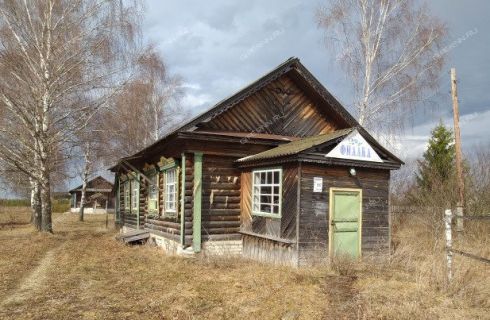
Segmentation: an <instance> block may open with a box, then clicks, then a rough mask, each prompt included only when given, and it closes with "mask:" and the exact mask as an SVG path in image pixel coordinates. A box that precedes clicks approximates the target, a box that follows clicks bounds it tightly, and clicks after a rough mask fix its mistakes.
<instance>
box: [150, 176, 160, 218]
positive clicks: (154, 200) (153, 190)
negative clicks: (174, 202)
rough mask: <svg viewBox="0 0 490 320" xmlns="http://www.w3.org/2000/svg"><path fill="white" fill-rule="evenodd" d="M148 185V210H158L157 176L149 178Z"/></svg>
mask: <svg viewBox="0 0 490 320" xmlns="http://www.w3.org/2000/svg"><path fill="white" fill-rule="evenodd" d="M150 181H151V183H150V185H149V186H148V190H149V191H148V210H150V211H157V210H158V174H155V175H153V176H151V177H150Z"/></svg>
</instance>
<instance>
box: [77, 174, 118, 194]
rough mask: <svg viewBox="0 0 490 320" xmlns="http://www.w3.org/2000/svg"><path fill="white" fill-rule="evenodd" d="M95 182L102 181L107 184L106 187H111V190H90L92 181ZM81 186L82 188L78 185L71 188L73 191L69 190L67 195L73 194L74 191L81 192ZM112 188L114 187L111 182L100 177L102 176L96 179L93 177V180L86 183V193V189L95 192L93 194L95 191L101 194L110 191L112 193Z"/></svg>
mask: <svg viewBox="0 0 490 320" xmlns="http://www.w3.org/2000/svg"><path fill="white" fill-rule="evenodd" d="M96 180H103V182H105V183H107V184H108V185H109V186H110V187H111V189H110V190H109V189H106V188H92V187H91V186H92V183H93V182H94V181H96ZM82 186H83V185H82V184H81V185H79V186H78V187H76V188H73V189H71V190H70V191H68V193H73V192H75V191H81V190H82ZM113 187H114V184H113V183H112V182H110V181H108V180H107V179H106V178H104V177H102V176H97V177H95V178H93V179H90V180H89V181H88V182H87V191H88V189H90V191H95V192H97V191H102V192H110V191H112V188H113Z"/></svg>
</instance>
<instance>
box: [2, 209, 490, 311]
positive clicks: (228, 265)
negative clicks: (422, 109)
mask: <svg viewBox="0 0 490 320" xmlns="http://www.w3.org/2000/svg"><path fill="white" fill-rule="evenodd" d="M86 218H87V221H86V222H84V223H79V222H78V221H77V217H76V216H75V215H70V214H66V215H61V216H58V217H56V218H55V223H54V228H55V234H54V235H38V234H36V233H35V232H33V230H32V229H31V228H30V227H25V226H24V227H16V228H14V229H8V230H7V229H3V230H0V239H1V240H2V246H1V247H0V254H1V255H2V257H4V258H5V259H2V260H0V276H1V284H2V286H1V288H0V318H2V317H3V318H5V319H10V318H16V319H250V318H257V319H357V318H359V319H449V318H451V319H488V310H489V308H490V301H489V298H490V293H489V284H488V279H489V277H488V275H489V274H488V272H489V269H488V267H486V266H484V265H481V264H478V263H476V262H473V261H469V259H467V258H459V257H458V258H456V261H455V281H454V282H453V283H452V284H447V282H446V281H445V277H444V263H443V262H444V260H443V258H444V257H443V256H442V251H441V248H440V246H441V244H440V243H438V242H437V241H435V239H438V238H439V237H434V232H435V231H434V228H432V227H428V225H426V224H421V223H418V222H417V221H414V220H410V222H405V223H401V224H400V225H401V226H400V227H399V228H397V229H396V234H395V241H396V242H397V243H398V245H397V248H396V251H395V253H394V255H393V256H392V258H391V259H390V260H389V261H388V260H386V261H384V262H382V263H380V262H379V261H378V262H371V263H369V261H365V262H364V263H361V264H352V263H346V262H337V263H336V264H333V265H332V266H331V268H329V269H327V268H325V267H318V268H308V269H301V270H294V269H291V268H287V267H274V266H270V265H265V264H260V263H255V262H251V261H246V260H242V259H223V258H221V259H217V258H209V257H206V258H202V259H201V258H181V257H172V256H166V255H165V254H164V253H163V252H162V251H161V250H160V249H157V248H154V247H150V246H142V247H141V246H136V247H130V246H125V245H123V244H121V243H119V242H116V241H115V240H114V233H115V231H114V230H106V229H105V217H104V216H95V215H88V216H87V217H86ZM2 219H6V218H5V217H3V218H2ZM488 231H489V229H486V228H484V227H482V226H469V225H468V229H467V234H469V235H471V236H468V235H467V236H465V240H464V241H465V243H464V244H463V243H462V241H463V240H462V239H457V240H456V243H459V245H461V248H465V249H467V248H474V251H472V252H473V253H479V254H481V255H485V254H486V256H488V254H489V249H488V248H489V247H490V246H489V245H490V239H489V235H488ZM463 245H464V247H463ZM33 275H34V276H33ZM12 297H15V298H12Z"/></svg>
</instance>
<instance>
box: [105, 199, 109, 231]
mask: <svg viewBox="0 0 490 320" xmlns="http://www.w3.org/2000/svg"><path fill="white" fill-rule="evenodd" d="M108 202H109V196H107V198H106V199H105V228H106V229H109V209H108Z"/></svg>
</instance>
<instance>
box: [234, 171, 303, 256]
mask: <svg viewBox="0 0 490 320" xmlns="http://www.w3.org/2000/svg"><path fill="white" fill-rule="evenodd" d="M281 168H282V208H281V210H282V212H281V217H280V218H269V217H262V216H255V215H253V214H252V170H250V169H247V170H246V171H244V172H243V173H242V199H241V220H242V225H241V230H242V231H244V232H246V233H251V234H257V235H258V236H257V237H254V236H251V235H244V236H243V240H244V241H243V254H244V256H245V257H248V258H252V259H256V260H262V261H267V258H269V260H268V261H269V262H273V263H280V264H287V265H296V261H297V258H296V257H297V251H296V245H295V242H296V229H297V228H296V226H297V225H296V222H297V219H296V217H297V209H298V208H297V190H298V168H297V165H296V164H287V165H284V166H282V167H281ZM260 235H262V236H264V237H262V238H261V237H260ZM266 252H269V254H266Z"/></svg>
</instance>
